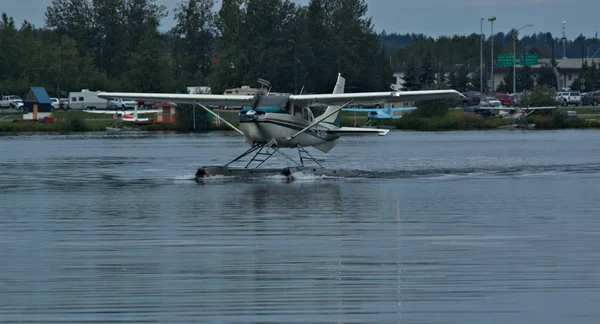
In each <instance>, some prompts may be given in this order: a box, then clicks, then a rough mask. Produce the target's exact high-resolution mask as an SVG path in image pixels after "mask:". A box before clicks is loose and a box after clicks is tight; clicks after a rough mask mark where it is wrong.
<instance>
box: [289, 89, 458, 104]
mask: <svg viewBox="0 0 600 324" xmlns="http://www.w3.org/2000/svg"><path fill="white" fill-rule="evenodd" d="M461 96H463V95H462V94H461V93H460V92H458V91H456V90H420V91H391V92H356V93H328V94H305V95H291V96H290V100H291V101H293V102H294V103H299V104H301V105H319V104H321V105H341V104H344V103H347V102H349V101H352V104H357V103H372V102H385V103H394V102H404V101H417V100H432V99H457V98H460V97H461Z"/></svg>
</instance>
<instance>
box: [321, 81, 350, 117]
mask: <svg viewBox="0 0 600 324" xmlns="http://www.w3.org/2000/svg"><path fill="white" fill-rule="evenodd" d="M345 86H346V79H344V78H343V77H342V76H341V75H339V74H338V77H337V82H336V83H335V88H333V93H344V87H345ZM338 107H339V106H327V110H325V113H324V114H328V113H329V112H331V111H333V110H335V109H337V108H338ZM340 114H341V110H340V111H338V112H336V113H335V114H333V115H331V116H329V117H327V118H325V119H324V120H323V122H325V123H329V124H333V125H335V126H337V127H340V122H341V117H342V116H341V115H340Z"/></svg>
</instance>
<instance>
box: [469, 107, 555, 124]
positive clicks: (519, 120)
mask: <svg viewBox="0 0 600 324" xmlns="http://www.w3.org/2000/svg"><path fill="white" fill-rule="evenodd" d="M479 109H486V110H490V109H492V110H499V113H498V115H499V116H500V118H503V119H512V120H513V123H512V124H511V125H506V126H508V127H513V128H534V127H535V124H527V122H526V120H525V118H527V117H528V116H529V115H531V114H533V113H534V112H535V111H536V110H548V109H557V107H556V106H547V107H479Z"/></svg>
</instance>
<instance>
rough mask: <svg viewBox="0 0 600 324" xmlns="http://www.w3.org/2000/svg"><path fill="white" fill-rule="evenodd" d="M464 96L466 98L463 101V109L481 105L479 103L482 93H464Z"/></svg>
mask: <svg viewBox="0 0 600 324" xmlns="http://www.w3.org/2000/svg"><path fill="white" fill-rule="evenodd" d="M463 95H464V96H465V98H462V100H461V103H460V105H461V107H463V108H464V107H467V106H476V105H479V101H480V98H481V93H480V92H477V91H467V92H465V93H463Z"/></svg>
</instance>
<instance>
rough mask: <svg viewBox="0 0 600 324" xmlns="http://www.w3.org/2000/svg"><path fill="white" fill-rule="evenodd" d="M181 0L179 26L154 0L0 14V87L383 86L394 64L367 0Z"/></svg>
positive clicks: (80, 0)
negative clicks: (32, 16) (218, 2)
mask: <svg viewBox="0 0 600 324" xmlns="http://www.w3.org/2000/svg"><path fill="white" fill-rule="evenodd" d="M213 7H214V1H213V0H179V2H178V4H177V6H176V8H175V9H174V12H173V14H174V18H175V26H174V27H173V28H172V29H170V30H168V31H163V32H161V31H160V24H161V20H162V19H164V18H165V17H166V16H167V15H168V14H169V13H168V12H167V10H166V8H165V7H164V6H161V5H159V4H157V3H156V1H155V0H53V1H52V4H51V5H50V6H49V7H48V8H47V11H46V15H45V26H43V27H42V28H37V27H36V26H33V25H32V24H31V23H29V22H27V21H25V22H24V23H23V24H22V25H21V26H20V27H17V26H15V22H14V20H13V19H12V17H10V16H8V14H6V13H3V14H2V20H1V22H0V57H2V61H1V63H0V64H1V66H0V91H1V92H3V93H17V94H23V93H25V92H26V91H27V89H28V88H29V86H32V85H42V86H45V87H46V88H47V89H48V92H49V93H51V94H54V93H57V94H58V92H61V91H63V93H61V96H64V92H66V91H79V90H80V89H82V88H88V89H101V90H106V91H111V90H121V91H153V92H184V91H185V88H186V86H199V85H202V86H210V87H211V88H212V89H213V93H222V91H223V90H224V89H226V88H233V87H240V86H242V85H251V86H254V85H255V84H256V79H257V78H263V79H267V80H269V81H270V82H271V84H272V85H273V91H280V92H299V91H300V90H301V89H303V91H304V92H329V91H331V90H332V88H333V85H334V84H335V79H336V76H337V74H338V72H341V73H343V75H344V76H345V77H346V78H347V79H348V88H349V90H352V89H354V91H357V90H359V89H360V90H361V91H374V90H381V89H383V88H387V89H389V84H390V79H391V69H390V65H389V63H388V60H386V57H387V55H386V54H385V52H384V51H383V48H382V47H381V45H380V43H379V41H378V40H377V34H376V33H375V32H374V29H373V24H372V21H371V18H368V17H367V16H366V14H367V5H366V3H365V1H364V0H312V1H310V3H309V4H308V6H301V5H297V4H295V3H293V2H291V1H289V0H223V1H222V6H221V8H220V9H219V10H218V11H216V12H215V11H214V10H213Z"/></svg>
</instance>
